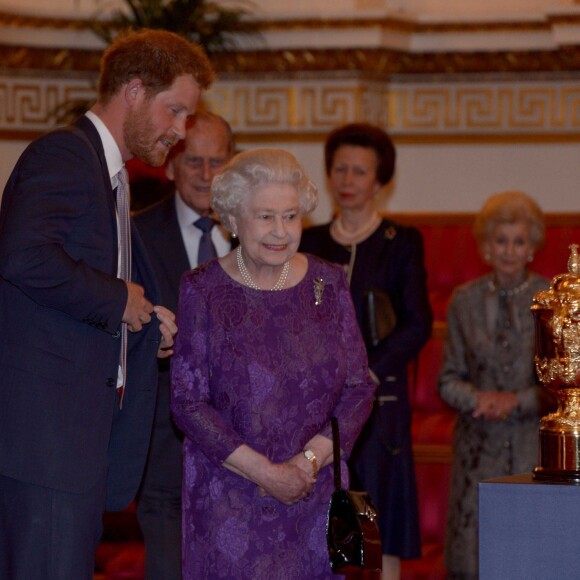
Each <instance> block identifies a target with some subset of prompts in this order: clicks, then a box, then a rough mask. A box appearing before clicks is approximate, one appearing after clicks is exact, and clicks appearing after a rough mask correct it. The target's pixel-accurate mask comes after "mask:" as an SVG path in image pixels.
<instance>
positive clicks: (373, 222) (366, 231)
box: [332, 212, 381, 244]
mask: <svg viewBox="0 0 580 580" xmlns="http://www.w3.org/2000/svg"><path fill="white" fill-rule="evenodd" d="M380 223H381V216H380V215H379V214H378V213H377V212H374V213H373V215H372V216H371V218H370V219H369V220H368V221H367V222H366V223H365V224H363V226H362V227H360V228H358V229H357V230H354V231H353V232H349V231H347V230H345V229H344V226H343V225H342V216H338V217H337V218H336V219H335V220H334V221H333V222H332V228H333V229H334V234H335V235H334V236H333V237H335V239H336V238H338V240H337V241H340V242H341V243H343V242H346V243H347V244H356V243H358V242H362V241H363V240H366V238H368V237H369V235H370V234H371V233H372V232H374V231H375V230H376V229H377V226H378V225H379V224H380Z"/></svg>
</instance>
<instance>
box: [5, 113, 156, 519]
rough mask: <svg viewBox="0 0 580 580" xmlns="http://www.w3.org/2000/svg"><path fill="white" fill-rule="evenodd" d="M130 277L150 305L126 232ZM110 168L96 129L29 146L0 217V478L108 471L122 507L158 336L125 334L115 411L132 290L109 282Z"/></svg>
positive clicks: (61, 478) (111, 498)
mask: <svg viewBox="0 0 580 580" xmlns="http://www.w3.org/2000/svg"><path fill="white" fill-rule="evenodd" d="M133 267H134V271H135V280H136V281H139V282H140V283H142V284H145V286H146V294H147V295H148V297H149V299H150V300H151V301H152V302H154V303H157V302H158V295H157V294H158V292H157V289H156V286H155V282H154V278H153V276H152V275H151V272H150V267H149V265H148V262H147V257H146V254H145V253H144V252H143V249H142V244H141V242H140V240H139V239H138V236H136V232H133ZM116 272H117V233H116V220H115V206H114V198H113V192H112V190H111V182H110V178H109V172H108V169H107V164H106V161H105V156H104V151H103V147H102V143H101V140H100V138H99V135H98V133H97V131H96V129H95V127H94V126H93V124H92V123H91V122H90V121H89V120H88V119H87V118H84V117H83V118H82V119H80V120H79V121H78V122H77V123H76V124H75V126H71V127H66V128H63V129H58V130H56V131H53V132H51V133H48V134H47V135H45V136H43V137H41V138H40V139H38V140H36V141H35V142H33V143H32V144H31V145H29V146H28V148H27V149H26V151H25V152H24V153H23V154H22V156H21V158H20V159H19V161H18V163H17V164H16V167H15V168H14V170H13V172H12V175H11V176H10V179H9V181H8V183H7V185H6V188H5V191H4V194H3V198H2V206H1V210H0V329H1V331H0V474H2V475H4V476H7V477H11V478H14V479H17V480H20V481H23V482H28V483H31V484H36V485H40V486H45V487H50V488H54V489H59V490H63V491H66V492H73V493H76V492H84V491H88V490H90V489H91V488H92V487H93V486H94V485H95V484H96V483H97V481H99V480H100V479H101V478H102V477H103V476H104V474H105V473H108V482H109V487H108V508H109V509H120V508H123V507H125V506H126V505H127V504H128V503H129V502H130V501H131V499H132V498H133V496H134V494H135V491H136V489H137V486H138V484H139V481H140V478H141V473H142V469H143V465H144V461H145V456H146V452H147V446H148V444H149V436H150V430H151V421H152V417H153V411H154V405H155V394H156V386H157V377H156V356H155V353H156V351H157V348H158V345H159V340H160V333H159V329H158V324H156V323H155V322H152V323H151V324H149V325H148V326H147V327H146V329H145V331H143V332H142V333H140V334H138V335H137V334H136V335H131V337H130V351H129V353H130V355H129V359H130V360H129V363H128V382H127V387H126V398H125V400H124V403H123V405H124V408H123V410H122V411H121V412H118V409H116V397H115V385H116V376H117V369H118V360H119V349H120V339H119V335H120V332H119V329H120V323H121V317H122V315H123V312H124V309H125V305H126V300H127V290H126V286H125V284H124V282H123V281H122V280H119V279H118V278H117V277H116Z"/></svg>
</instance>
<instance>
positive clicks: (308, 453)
mask: <svg viewBox="0 0 580 580" xmlns="http://www.w3.org/2000/svg"><path fill="white" fill-rule="evenodd" d="M303 453H304V457H306V459H308V461H310V463H311V464H312V477H313V478H314V479H316V478H317V477H318V461H316V455H314V452H313V451H312V449H305V450H304V451H303Z"/></svg>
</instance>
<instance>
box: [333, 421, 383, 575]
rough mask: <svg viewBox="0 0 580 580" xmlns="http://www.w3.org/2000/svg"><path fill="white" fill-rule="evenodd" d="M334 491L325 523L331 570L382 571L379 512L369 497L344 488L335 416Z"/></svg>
mask: <svg viewBox="0 0 580 580" xmlns="http://www.w3.org/2000/svg"><path fill="white" fill-rule="evenodd" d="M331 424H332V449H333V463H334V487H335V489H334V492H333V493H332V496H331V497H330V504H329V506H328V516H327V520H326V540H327V543H328V554H329V556H330V567H331V569H332V571H333V572H334V573H335V574H347V573H349V572H354V571H360V570H376V571H380V570H381V569H382V558H383V554H382V548H381V535H380V532H379V527H378V524H377V511H376V509H375V508H374V506H373V504H372V501H371V498H370V496H369V494H368V493H367V492H365V491H352V490H348V489H344V488H342V487H341V481H340V436H339V431H338V420H337V419H336V417H332V419H331Z"/></svg>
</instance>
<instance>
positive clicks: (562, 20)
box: [0, 12, 580, 34]
mask: <svg viewBox="0 0 580 580" xmlns="http://www.w3.org/2000/svg"><path fill="white" fill-rule="evenodd" d="M253 20H254V21H255V22H256V24H257V25H258V27H259V28H260V30H262V31H278V30H284V31H287V30H348V29H353V28H367V29H377V28H379V29H381V30H385V31H393V32H404V33H414V34H432V33H449V32H455V33H465V32H537V31H547V30H550V29H551V28H552V27H553V26H554V25H563V24H564V25H578V24H580V14H574V13H569V14H549V15H546V16H545V17H539V18H538V19H535V20H516V19H512V20H498V21H468V20H465V21H460V22H424V21H423V22H421V21H418V20H417V19H415V18H412V17H406V16H400V17H397V16H385V17H380V18H367V17H344V18H324V17H322V18H285V19H274V18H273V19H260V18H255V19H253ZM0 26H9V27H15V28H20V27H25V28H44V29H53V30H61V29H65V30H89V29H90V28H91V21H90V19H88V18H52V17H49V16H32V15H28V14H18V13H14V12H0Z"/></svg>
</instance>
